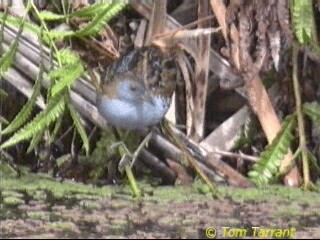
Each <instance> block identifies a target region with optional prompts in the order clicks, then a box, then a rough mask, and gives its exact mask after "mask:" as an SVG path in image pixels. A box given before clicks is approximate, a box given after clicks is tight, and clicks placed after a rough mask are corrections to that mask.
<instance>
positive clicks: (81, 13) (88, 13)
mask: <svg viewBox="0 0 320 240" xmlns="http://www.w3.org/2000/svg"><path fill="white" fill-rule="evenodd" d="M111 6H112V5H111V4H104V3H96V4H92V5H87V6H85V7H83V8H81V9H79V10H77V11H75V12H73V13H71V14H70V15H69V18H73V17H78V18H84V19H90V18H93V17H94V16H96V15H97V14H99V13H101V12H102V11H103V10H105V9H106V8H109V7H111Z"/></svg>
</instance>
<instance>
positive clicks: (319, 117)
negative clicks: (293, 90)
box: [302, 102, 320, 126]
mask: <svg viewBox="0 0 320 240" xmlns="http://www.w3.org/2000/svg"><path fill="white" fill-rule="evenodd" d="M302 110H303V112H304V113H305V114H306V115H307V116H308V117H309V118H310V119H311V120H312V121H313V122H314V123H315V124H317V125H318V126H320V104H319V103H317V102H312V103H304V104H303V107H302Z"/></svg>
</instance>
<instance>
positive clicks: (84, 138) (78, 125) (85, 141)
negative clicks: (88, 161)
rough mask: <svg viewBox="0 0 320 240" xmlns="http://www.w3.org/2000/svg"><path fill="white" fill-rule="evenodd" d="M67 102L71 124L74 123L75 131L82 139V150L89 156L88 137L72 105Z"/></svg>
mask: <svg viewBox="0 0 320 240" xmlns="http://www.w3.org/2000/svg"><path fill="white" fill-rule="evenodd" d="M67 102H68V108H69V111H70V115H71V117H72V119H73V122H74V125H75V126H76V129H77V131H78V133H79V135H80V137H81V139H82V142H83V146H84V149H85V150H86V154H87V155H88V154H89V139H88V135H87V133H86V131H85V129H84V127H83V124H82V123H81V120H80V116H79V114H78V112H77V111H76V109H75V108H74V106H73V105H72V103H70V101H67Z"/></svg>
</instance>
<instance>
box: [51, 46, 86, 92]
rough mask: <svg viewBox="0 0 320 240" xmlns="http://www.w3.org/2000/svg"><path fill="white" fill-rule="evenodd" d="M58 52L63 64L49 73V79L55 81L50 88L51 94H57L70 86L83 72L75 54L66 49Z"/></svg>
mask: <svg viewBox="0 0 320 240" xmlns="http://www.w3.org/2000/svg"><path fill="white" fill-rule="evenodd" d="M58 54H59V57H60V59H61V60H62V64H63V66H61V67H60V68H58V69H56V70H54V71H52V72H50V74H49V77H50V79H52V80H54V81H55V84H54V85H53V86H52V88H51V95H52V96H55V95H56V94H59V93H60V92H61V91H63V90H64V89H66V88H67V87H69V86H71V84H72V83H74V81H75V80H77V79H78V78H79V77H80V76H81V75H82V74H83V72H84V67H83V65H82V63H81V61H80V59H79V57H78V56H77V55H75V54H74V53H72V52H70V51H68V50H64V51H62V52H61V53H60V52H59V53H58Z"/></svg>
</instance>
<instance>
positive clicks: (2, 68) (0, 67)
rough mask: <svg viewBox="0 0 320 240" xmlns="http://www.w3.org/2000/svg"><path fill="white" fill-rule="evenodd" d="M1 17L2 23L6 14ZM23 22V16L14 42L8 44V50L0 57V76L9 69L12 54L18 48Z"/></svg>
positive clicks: (13, 54)
mask: <svg viewBox="0 0 320 240" xmlns="http://www.w3.org/2000/svg"><path fill="white" fill-rule="evenodd" d="M2 19H3V22H2V23H3V24H4V22H5V20H6V19H7V16H6V15H5V14H4V16H3V18H2ZM24 22H25V19H24V18H23V19H21V20H20V23H19V31H18V34H17V36H16V38H15V40H14V42H13V43H12V44H11V45H10V47H9V51H8V52H6V53H5V54H3V56H2V57H1V58H0V76H3V74H5V73H6V72H7V71H8V70H9V68H10V67H11V65H12V63H13V60H14V56H15V55H16V52H17V50H18V44H19V39H20V37H21V33H22V30H23V25H24ZM1 54H2V53H1Z"/></svg>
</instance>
